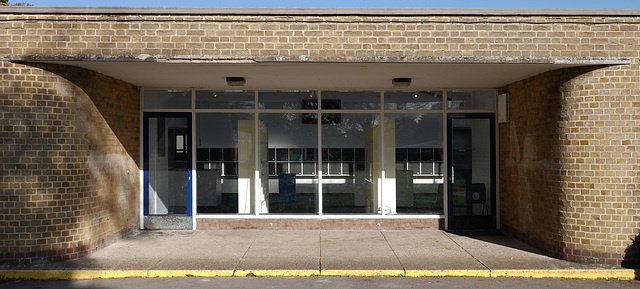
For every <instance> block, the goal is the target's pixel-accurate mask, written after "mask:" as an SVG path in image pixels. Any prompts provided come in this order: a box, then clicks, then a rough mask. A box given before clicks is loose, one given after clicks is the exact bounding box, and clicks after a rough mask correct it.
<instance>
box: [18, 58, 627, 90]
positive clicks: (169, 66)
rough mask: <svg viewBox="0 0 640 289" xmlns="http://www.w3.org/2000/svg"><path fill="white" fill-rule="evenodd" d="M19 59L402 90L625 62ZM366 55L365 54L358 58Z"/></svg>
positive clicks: (150, 77)
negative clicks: (398, 82) (402, 83)
mask: <svg viewBox="0 0 640 289" xmlns="http://www.w3.org/2000/svg"><path fill="white" fill-rule="evenodd" d="M11 60H12V61H14V62H20V63H33V62H35V63H56V64H64V65H70V66H77V67H82V68H85V69H89V70H93V71H96V72H99V73H102V74H105V75H108V76H111V77H113V78H116V79H120V80H122V81H125V82H128V83H131V84H134V85H137V86H140V87H145V88H160V87H162V88H178V87H179V88H211V89H226V88H230V87H229V86H228V85H227V83H226V77H244V78H245V79H246V84H245V86H242V87H234V88H235V89H238V88H241V89H342V90H350V89H380V90H388V89H395V88H394V87H393V84H392V79H393V78H398V77H402V78H411V79H412V82H411V85H410V86H409V87H407V89H436V88H439V89H442V88H444V89H462V88H476V89H479V88H498V87H502V86H505V85H508V84H510V83H513V82H516V81H519V80H522V79H526V78H529V77H531V76H534V75H537V74H540V73H543V72H546V71H551V70H555V69H561V68H567V67H576V66H592V65H593V66H596V65H624V64H630V63H631V61H630V60H629V59H622V58H486V57H484V58H476V57H451V58H422V59H406V58H403V59H369V61H360V62H356V61H345V62H330V61H322V59H313V60H308V61H306V62H305V61H277V60H276V59H267V58H265V59H260V60H256V59H248V58H247V59H244V58H218V59H204V58H191V57H173V58H167V57H160V56H149V55H144V56H135V57H134V56H130V57H123V56H117V57H115V56H114V57H106V58H105V56H87V55H83V56H46V55H45V56H43V55H37V56H20V57H12V58H11ZM365 60H367V59H365Z"/></svg>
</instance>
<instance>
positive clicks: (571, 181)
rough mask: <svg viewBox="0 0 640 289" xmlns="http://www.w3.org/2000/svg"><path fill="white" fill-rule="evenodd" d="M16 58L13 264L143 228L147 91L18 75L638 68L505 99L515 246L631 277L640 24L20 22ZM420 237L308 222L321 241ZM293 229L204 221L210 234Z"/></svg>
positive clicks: (505, 162) (529, 89)
mask: <svg viewBox="0 0 640 289" xmlns="http://www.w3.org/2000/svg"><path fill="white" fill-rule="evenodd" d="M0 57H2V58H3V59H4V60H5V61H3V62H2V71H1V77H2V82H1V83H0V86H1V88H2V94H0V97H1V100H2V101H3V102H4V103H3V106H2V107H0V114H2V118H1V119H0V128H1V130H0V134H1V135H0V139H1V140H2V142H1V143H0V160H1V162H0V163H1V165H2V167H1V169H2V170H0V179H2V181H1V182H0V189H1V190H2V192H1V194H0V200H2V207H1V209H2V213H1V214H0V222H1V224H2V226H1V227H2V230H3V231H1V232H0V245H1V246H0V250H5V251H3V252H2V254H3V256H4V258H5V259H7V258H9V259H11V258H19V257H22V256H25V255H19V254H23V253H24V254H33V253H32V252H36V253H35V254H36V255H37V254H43V253H38V252H56V251H55V250H63V249H64V250H71V251H74V250H76V249H75V248H84V247H82V246H89V247H98V246H99V245H95V246H94V245H92V244H101V243H100V242H101V241H100V240H109V238H111V237H110V236H114V235H118V234H120V233H119V232H122V231H125V232H126V231H127V230H129V229H130V228H133V227H135V225H136V222H137V221H136V219H137V209H136V208H137V205H138V202H139V200H138V198H137V196H138V185H139V184H138V164H137V162H138V160H139V153H140V152H139V151H138V150H139V105H138V94H139V92H138V88H137V87H134V86H132V85H129V84H126V83H123V82H120V81H118V80H115V79H111V78H109V77H106V76H102V75H99V74H96V73H92V72H90V71H85V70H79V69H75V68H72V67H68V66H55V65H44V64H34V65H35V66H37V67H40V68H41V69H40V68H30V67H27V66H23V65H20V64H11V63H9V62H8V61H7V60H13V61H28V60H32V61H35V60H47V59H49V60H51V59H57V60H65V59H72V60H73V59H78V60H96V61H100V60H102V61H109V60H114V59H119V60H122V59H126V60H129V61H164V60H190V61H194V60H195V61H256V62H402V63H424V62H433V63H438V62H447V63H465V62H473V63H528V62H534V63H535V62H537V63H553V62H554V61H573V60H579V61H582V62H583V63H588V62H590V61H594V60H598V59H603V58H611V59H616V61H623V62H625V61H626V62H628V63H631V64H630V65H619V66H612V67H595V66H587V67H582V68H567V69H562V70H556V71H551V72H547V73H544V74H541V75H538V76H534V77H532V78H529V79H526V80H522V81H519V82H516V83H513V84H511V85H508V86H506V87H503V88H500V91H501V92H508V93H510V115H511V120H510V122H509V123H506V124H501V125H500V126H499V139H500V141H499V145H500V146H499V147H500V152H499V159H500V161H499V164H498V166H499V168H500V169H499V175H500V178H499V180H498V181H499V182H498V185H499V188H500V197H501V198H500V204H501V206H500V213H501V223H502V225H503V227H504V228H506V229H507V230H509V231H511V232H512V233H514V234H516V235H518V236H520V237H521V238H523V239H525V240H527V241H528V242H530V243H532V244H534V245H536V246H538V247H540V248H542V249H544V250H546V251H547V252H549V254H551V255H553V256H556V257H561V258H566V259H569V260H576V261H580V262H593V263H615V264H619V263H620V262H621V261H622V259H623V258H624V254H625V250H627V248H628V246H629V245H630V244H631V241H632V239H634V238H636V235H637V233H638V229H639V228H640V212H639V210H640V199H639V198H640V190H638V185H639V184H640V179H639V177H638V172H639V169H640V167H638V164H637V161H638V150H640V147H639V145H640V143H639V142H640V138H638V133H639V129H638V128H639V127H640V126H639V125H638V118H639V117H640V113H639V112H640V111H638V110H639V109H640V108H639V107H640V91H639V85H640V84H639V83H640V73H639V67H638V62H639V59H640V17H636V16H633V17H632V16H628V17H626V16H579V15H578V16H576V15H573V16H562V15H555V16H539V15H530V16H526V15H520V16H508V15H493V16H492V15H468V14H467V15H431V14H425V15H422V16H421V15H395V16H383V15H378V16H376V15H369V16H367V15H324V16H322V15H320V16H318V15H222V14H219V15H160V14H158V15H154V14H149V15H126V14H122V15H116V14H93V15H90V14H73V15H72V14H9V13H5V14H0ZM45 70H46V71H51V72H53V73H55V74H57V75H60V76H63V77H65V78H67V79H69V80H70V81H71V82H69V81H67V80H64V79H62V78H61V77H58V76H56V75H54V74H51V73H48V72H45ZM425 89H427V88H425ZM126 171H129V173H128V174H127V173H126ZM107 218H108V219H107ZM413 221H415V220H373V221H372V220H348V221H342V222H343V223H341V224H342V225H339V224H338V223H340V221H339V220H334V221H333V222H323V221H318V220H316V221H308V222H307V221H304V222H302V221H300V220H296V222H298V223H305V224H306V226H308V227H310V228H334V227H335V226H338V227H344V228H346V227H349V228H350V227H353V228H356V227H362V226H368V225H372V224H373V225H375V226H377V224H378V223H381V226H385V227H388V228H398V227H402V226H403V224H405V225H406V224H408V223H409V222H413ZM292 222H293V221H288V220H275V219H274V220H260V221H259V222H257V223H256V221H254V220H224V219H223V220H215V221H214V220H211V219H205V220H202V219H200V220H198V227H199V228H254V227H256V226H258V227H265V228H266V227H268V226H269V227H271V226H274V227H278V228H289V227H291V226H297V225H292V224H293V223H292ZM403 222H404V223H403ZM429 222H436V223H437V222H438V221H437V220H428V221H422V220H418V221H416V224H415V226H417V227H421V226H429V227H434V226H433V225H434V224H435V223H434V224H431V223H429ZM274 224H275V225H274ZM436 226H440V224H438V225H436ZM89 250H90V249H89ZM52 255H55V256H59V255H60V254H58V253H52ZM71 257H73V256H71Z"/></svg>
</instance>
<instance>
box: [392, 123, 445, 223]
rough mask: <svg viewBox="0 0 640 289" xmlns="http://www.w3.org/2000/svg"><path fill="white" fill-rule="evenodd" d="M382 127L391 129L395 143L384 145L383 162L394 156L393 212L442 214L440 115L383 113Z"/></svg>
mask: <svg viewBox="0 0 640 289" xmlns="http://www.w3.org/2000/svg"><path fill="white" fill-rule="evenodd" d="M385 117H386V119H385V122H386V125H385V130H392V132H385V134H387V133H392V134H393V135H394V143H395V146H390V145H386V144H385V161H388V160H389V159H390V158H391V156H395V171H394V172H392V171H390V170H387V173H386V178H387V179H389V178H391V179H393V175H391V173H394V174H395V198H394V196H391V198H385V199H387V200H388V201H391V200H394V199H395V204H396V212H397V213H401V214H443V212H444V211H443V200H444V195H443V191H444V190H443V186H444V177H443V173H444V172H443V153H444V152H443V142H442V136H443V128H442V114H399V113H397V114H396V113H388V114H385Z"/></svg>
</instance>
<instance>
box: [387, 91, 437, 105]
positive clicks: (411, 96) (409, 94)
mask: <svg viewBox="0 0 640 289" xmlns="http://www.w3.org/2000/svg"><path fill="white" fill-rule="evenodd" d="M442 94H443V93H442V91H385V92H384V108H385V109H389V110H442Z"/></svg>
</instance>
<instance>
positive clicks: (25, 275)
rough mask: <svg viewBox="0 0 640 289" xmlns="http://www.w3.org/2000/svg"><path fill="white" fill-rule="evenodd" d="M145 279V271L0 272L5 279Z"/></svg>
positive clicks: (0, 275)
mask: <svg viewBox="0 0 640 289" xmlns="http://www.w3.org/2000/svg"><path fill="white" fill-rule="evenodd" d="M140 277H147V271H146V270H7V271H0V278H5V279H32V280H48V279H60V280H70V279H98V278H104V279H112V278H140Z"/></svg>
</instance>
